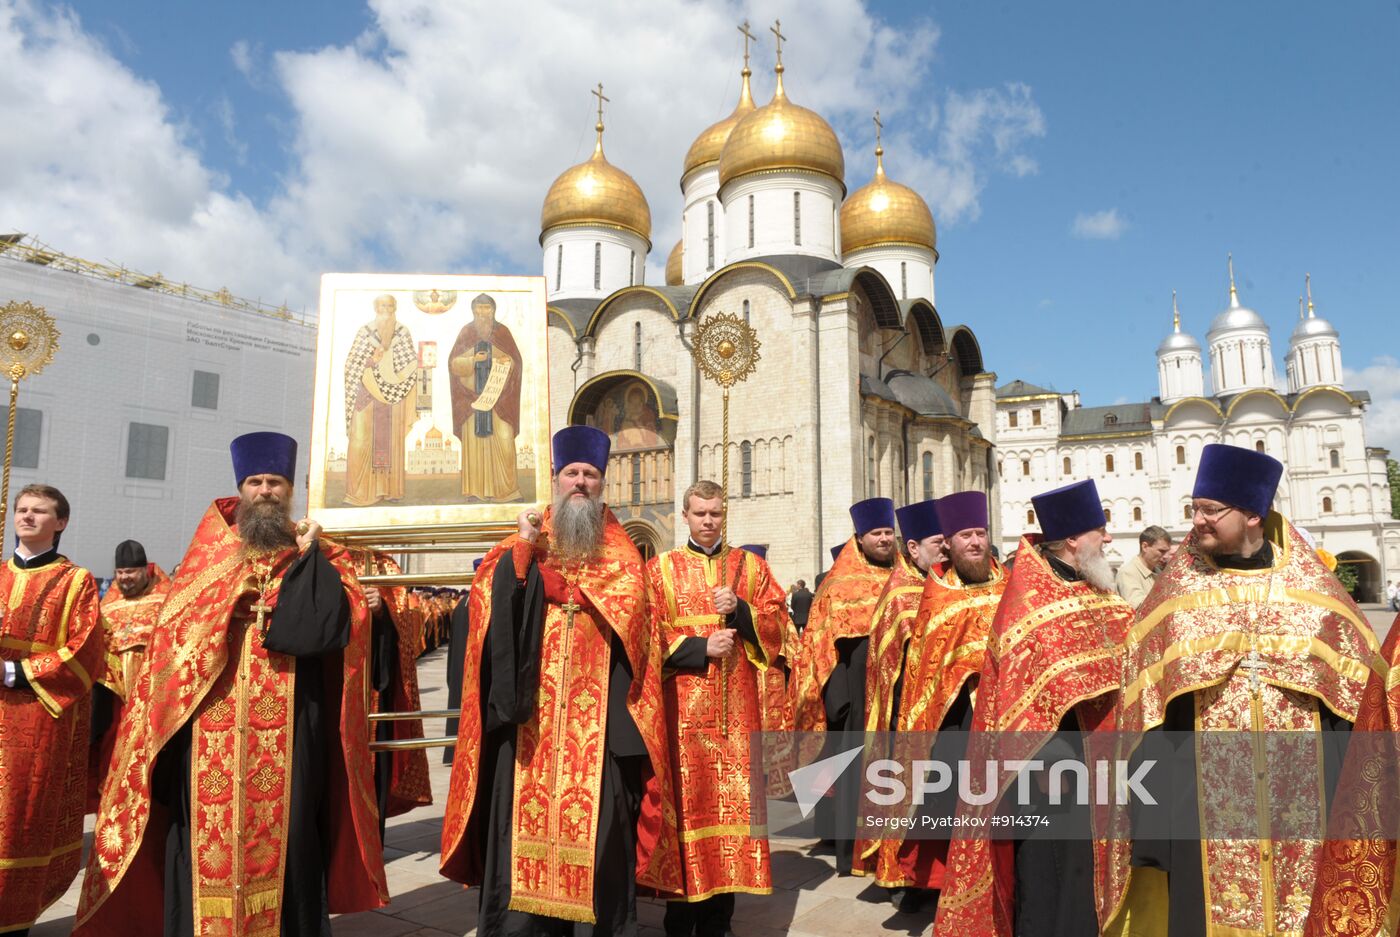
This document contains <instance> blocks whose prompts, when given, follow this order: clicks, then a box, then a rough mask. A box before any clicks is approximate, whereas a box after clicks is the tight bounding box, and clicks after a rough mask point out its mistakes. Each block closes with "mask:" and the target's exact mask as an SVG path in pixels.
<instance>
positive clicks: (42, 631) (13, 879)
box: [0, 554, 103, 933]
mask: <svg viewBox="0 0 1400 937" xmlns="http://www.w3.org/2000/svg"><path fill="white" fill-rule="evenodd" d="M53 557H54V559H53V560H52V561H51V562H49V563H46V564H44V565H41V566H36V567H34V568H28V569H25V568H21V567H20V566H18V565H16V563H15V561H14V560H10V561H9V562H7V563H5V565H4V566H3V567H0V596H3V597H4V605H3V606H0V607H2V608H3V612H4V617H3V618H0V659H3V660H7V661H13V662H14V663H15V664H17V665H18V666H17V670H18V672H19V674H20V675H21V676H22V678H23V679H22V680H21V681H18V682H17V685H16V686H15V687H13V688H6V687H0V933H5V932H7V931H11V930H18V929H21V928H24V927H27V926H29V925H30V924H32V923H33V922H34V920H35V919H36V918H38V916H39V914H40V913H41V912H42V911H43V910H44V909H45V908H47V907H48V906H49V905H51V904H53V902H54V901H56V900H58V898H59V897H60V896H61V895H62V894H63V893H64V892H65V891H67V889H68V885H69V884H70V883H71V882H72V881H73V876H74V875H76V874H77V872H78V865H79V860H80V859H81V857H82V848H83V802H84V798H85V797H86V794H87V774H88V718H89V715H90V712H89V711H90V707H91V699H92V685H93V679H94V678H95V677H100V676H101V674H102V667H103V662H102V634H101V628H100V626H99V625H98V600H97V584H96V583H95V582H93V579H92V576H91V575H90V574H89V573H88V571H87V570H85V569H82V568H80V567H77V566H74V565H73V564H72V563H70V562H69V561H68V559H67V558H66V557H62V556H58V555H57V554H53ZM20 683H23V684H27V685H24V686H21V685H19V684H20Z"/></svg>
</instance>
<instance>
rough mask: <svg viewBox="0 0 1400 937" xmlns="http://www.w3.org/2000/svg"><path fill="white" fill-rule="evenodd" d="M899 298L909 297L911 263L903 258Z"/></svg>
mask: <svg viewBox="0 0 1400 937" xmlns="http://www.w3.org/2000/svg"><path fill="white" fill-rule="evenodd" d="M899 298H900V299H908V298H909V265H908V264H906V263H905V262H904V261H902V260H901V261H900V262H899Z"/></svg>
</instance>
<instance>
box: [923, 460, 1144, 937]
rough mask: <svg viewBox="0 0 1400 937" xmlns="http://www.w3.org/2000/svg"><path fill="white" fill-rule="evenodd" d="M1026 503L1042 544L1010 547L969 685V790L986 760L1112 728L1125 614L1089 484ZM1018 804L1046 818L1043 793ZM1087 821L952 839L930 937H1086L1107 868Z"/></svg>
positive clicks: (1072, 812) (1075, 816) (1073, 814)
mask: <svg viewBox="0 0 1400 937" xmlns="http://www.w3.org/2000/svg"><path fill="white" fill-rule="evenodd" d="M1031 503H1032V504H1033V505H1035V512H1036V516H1037V517H1038V518H1039V519H1040V529H1041V532H1042V536H1041V537H1039V538H1035V537H1031V536H1026V537H1022V539H1021V546H1020V549H1019V550H1018V551H1017V554H1016V563H1015V565H1014V567H1013V569H1012V572H1011V575H1010V577H1009V578H1008V579H1007V582H1006V588H1005V591H1004V592H1003V594H1002V597H1001V602H1000V604H998V606H997V611H996V615H995V617H994V618H993V619H992V624H991V629H990V633H989V634H988V636H987V643H986V650H985V655H984V658H983V663H982V670H981V672H980V673H979V674H978V677H977V693H976V702H975V704H974V706H973V714H972V732H971V735H970V736H969V739H968V755H967V759H968V761H969V763H970V764H971V765H972V780H973V782H974V784H976V783H977V782H978V781H979V779H980V778H981V777H982V771H983V766H984V765H985V764H986V763H987V761H989V760H995V761H996V762H997V763H998V764H1002V765H1005V764H1007V763H1008V762H1011V761H1015V760H1022V761H1024V760H1030V759H1040V760H1043V762H1044V763H1045V764H1050V763H1052V762H1054V761H1057V760H1061V759H1073V758H1076V757H1077V758H1083V757H1084V755H1083V749H1082V746H1078V747H1076V746H1077V742H1076V741H1068V740H1077V739H1078V738H1079V737H1080V735H1081V733H1088V732H1091V731H1096V730H1107V729H1111V728H1112V726H1113V719H1114V706H1115V704H1116V702H1117V698H1118V693H1117V691H1118V688H1119V679H1120V676H1121V667H1122V644H1123V639H1124V636H1125V635H1126V633H1127V630H1128V627H1129V625H1130V624H1131V623H1132V619H1133V609H1132V606H1130V605H1128V603H1126V602H1124V601H1123V600H1122V599H1121V598H1120V597H1119V595H1118V593H1117V592H1116V591H1115V590H1114V581H1113V569H1112V567H1111V566H1110V565H1109V563H1108V560H1107V558H1106V557H1105V556H1104V554H1103V546H1104V544H1106V543H1109V542H1110V541H1111V540H1112V537H1111V536H1109V534H1108V531H1107V530H1106V529H1105V526H1106V522H1107V519H1106V517H1105V515H1104V512H1103V505H1102V502H1101V501H1100V500H1099V493H1098V489H1097V487H1096V486H1095V485H1094V483H1093V481H1092V480H1086V481H1081V482H1074V483H1072V484H1069V485H1065V486H1064V487H1062V488H1056V489H1054V490H1053V491H1048V492H1045V493H1044V494H1039V495H1036V496H1034V497H1033V498H1031ZM953 540H954V547H953V549H954V550H955V551H956V550H957V545H956V541H957V537H954V538H953ZM960 576H961V574H960ZM1057 733H1058V734H1057ZM1008 783H1009V782H1008ZM1029 787H1031V788H1034V787H1035V785H1034V784H1032V785H1029ZM974 793H977V794H981V793H985V789H984V790H982V791H975V792H974ZM995 793H996V794H997V796H995V797H993V798H992V800H991V801H990V803H988V804H987V805H985V806H984V807H980V808H972V807H970V806H969V805H966V804H965V805H964V806H963V807H962V810H963V813H964V814H968V813H970V812H972V811H974V810H976V811H982V812H986V813H990V812H992V811H995V810H997V809H998V808H999V807H1000V806H1001V801H1002V799H1003V797H1002V796H1001V795H1004V794H1005V788H1000V789H998V791H997V792H995ZM1058 793H1059V792H1058V791H1057V792H1055V794H1056V798H1055V801H1054V802H1055V803H1057V804H1058V803H1059V802H1060V801H1059V798H1058ZM1017 794H1018V797H1019V796H1020V795H1021V794H1022V789H1021V788H1020V787H1019V786H1018V790H1017ZM1026 806H1028V807H1030V808H1031V813H1030V814H1023V815H1022V816H1040V817H1049V816H1050V815H1051V813H1052V811H1051V810H1050V808H1048V807H1046V805H1045V803H1044V792H1043V791H1042V792H1041V799H1040V800H1038V801H1036V802H1035V803H1033V804H1028V805H1026ZM1009 809H1011V810H1012V811H1013V812H1014V811H1015V809H1016V808H1015V807H1010V808H1009ZM1037 810H1038V812H1037ZM1088 810H1089V807H1088V805H1084V806H1083V808H1082V809H1073V808H1071V809H1069V810H1067V811H1064V813H1065V814H1067V816H1065V819H1066V820H1067V821H1068V822H1067V823H1065V824H1063V825H1062V829H1063V827H1064V826H1068V827H1070V829H1069V830H1068V831H1065V832H1059V833H1055V834H1052V835H1053V838H1043V837H1042V838H1037V837H1035V836H1030V835H1028V836H1026V837H1025V838H1023V839H1018V840H1016V841H1014V842H1013V841H1010V840H1000V839H999V840H995V841H994V840H991V839H988V838H987V836H986V835H985V834H975V833H973V834H969V835H967V836H960V837H959V838H957V839H954V840H953V842H952V843H951V845H950V846H949V848H948V860H947V870H946V875H945V882H944V888H943V892H942V893H941V894H940V895H939V899H938V917H937V919H936V920H935V922H934V933H935V935H938V937H963V935H976V937H1011V935H1013V934H1014V935H1016V937H1059V935H1064V934H1097V933H1098V932H1099V920H1100V915H1101V914H1103V913H1106V911H1105V906H1104V900H1105V892H1104V890H1103V888H1102V887H1101V878H1100V877H1099V873H1101V872H1102V870H1104V869H1106V868H1107V867H1108V866H1109V860H1108V858H1107V856H1106V855H1104V854H1103V852H1102V848H1103V847H1096V845H1095V844H1094V843H1093V842H1092V841H1091V840H1090V837H1089V834H1090V830H1091V827H1090V822H1091V819H1092V818H1091V817H1090V816H1089V815H1088V812H1087V811H1088ZM983 819H986V817H985V816H984V817H983ZM1017 828H1018V829H1020V828H1025V827H1017ZM960 829H964V830H969V829H975V827H972V826H967V825H964V826H962V827H960Z"/></svg>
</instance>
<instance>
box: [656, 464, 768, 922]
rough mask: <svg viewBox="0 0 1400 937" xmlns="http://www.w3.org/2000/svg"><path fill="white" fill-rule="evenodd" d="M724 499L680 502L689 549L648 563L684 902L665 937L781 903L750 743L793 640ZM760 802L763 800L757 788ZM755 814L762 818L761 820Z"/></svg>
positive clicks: (713, 487)
mask: <svg viewBox="0 0 1400 937" xmlns="http://www.w3.org/2000/svg"><path fill="white" fill-rule="evenodd" d="M724 511H725V503H724V489H723V488H721V487H720V486H719V485H718V484H716V483H715V482H712V481H703V480H702V481H698V482H696V483H695V484H693V485H691V486H690V487H689V488H688V489H686V491H685V494H684V495H683V497H682V499H681V518H682V519H683V520H684V521H685V523H686V526H687V527H689V529H690V537H689V539H688V540H687V541H686V545H685V546H683V547H680V548H678V549H675V550H668V551H667V552H665V553H662V554H661V555H660V556H657V557H654V558H653V559H652V560H651V561H650V562H648V563H647V567H646V578H647V608H648V610H649V611H650V613H651V623H652V629H653V632H654V635H655V638H654V640H656V641H657V643H658V645H659V646H660V647H662V648H664V650H663V653H664V654H665V655H666V664H665V670H663V672H662V674H663V681H664V682H663V690H664V698H665V702H666V721H667V726H668V728H669V729H670V742H671V769H672V772H673V775H674V776H675V777H676V778H678V779H680V781H681V783H679V784H677V785H676V810H677V814H678V817H679V821H680V841H681V870H682V874H683V875H684V878H685V897H684V898H681V899H677V900H674V901H671V902H668V903H667V905H666V918H665V928H666V934H667V937H692V935H698V937H722V935H724V934H727V933H729V925H730V921H731V919H732V917H733V915H734V895H735V893H736V892H746V893H748V894H758V895H766V894H770V893H771V892H772V891H773V879H772V874H771V872H770V869H769V865H768V839H767V837H766V835H763V834H759V835H757V836H755V835H754V828H755V825H757V826H763V825H764V824H765V822H766V820H765V816H764V813H763V809H764V804H763V803H761V802H760V803H757V804H754V803H751V791H752V790H753V789H754V787H753V785H750V784H747V783H738V782H739V781H740V779H747V778H749V777H750V776H751V772H750V768H751V765H750V763H749V762H750V759H749V753H750V749H751V745H752V734H753V733H755V732H761V731H763V729H764V728H765V726H764V721H763V703H764V692H763V691H764V684H763V677H764V674H765V673H766V672H767V671H769V670H770V669H776V668H777V666H778V664H777V661H778V657H779V655H780V654H781V653H782V650H783V639H784V637H785V636H786V631H787V628H788V622H787V609H786V603H785V601H784V596H783V590H782V588H781V587H780V586H779V585H778V584H777V583H776V582H774V581H773V574H772V572H771V571H770V570H769V569H768V564H767V563H766V562H764V560H763V559H762V558H760V557H759V556H758V555H756V554H754V553H751V552H749V551H748V550H745V549H738V550H735V549H732V548H730V547H728V546H727V545H726V544H725V543H724V541H723V539H722V534H723V532H724ZM760 790H761V788H760ZM755 811H757V812H755Z"/></svg>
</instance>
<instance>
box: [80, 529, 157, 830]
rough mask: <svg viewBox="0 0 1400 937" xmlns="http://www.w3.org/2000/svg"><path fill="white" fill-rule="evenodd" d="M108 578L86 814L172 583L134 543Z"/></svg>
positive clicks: (125, 545) (123, 546) (125, 544)
mask: <svg viewBox="0 0 1400 937" xmlns="http://www.w3.org/2000/svg"><path fill="white" fill-rule="evenodd" d="M112 576H113V579H112V586H111V588H109V589H108V590H107V594H106V595H104V596H103V597H102V626H103V627H102V630H103V640H104V643H105V645H106V662H107V664H106V671H107V676H106V678H105V679H103V680H102V681H100V683H99V685H98V687H97V688H95V689H94V690H93V706H92V738H93V742H92V755H91V762H90V767H89V771H88V775H89V776H88V803H87V812H88V813H92V812H93V811H94V810H96V809H97V797H98V792H99V791H100V790H101V789H102V781H103V780H104V779H105V778H106V777H107V766H108V765H109V764H110V763H111V761H112V750H113V749H114V748H115V747H116V744H117V727H118V726H120V725H121V714H122V708H123V706H124V705H125V702H126V700H127V699H129V698H130V696H131V691H132V689H133V688H134V687H135V686H136V678H137V677H138V676H139V675H140V673H141V665H142V663H144V662H145V660H146V645H147V644H149V643H150V640H151V629H153V628H154V627H155V624H156V617H157V616H158V615H160V607H161V605H162V604H163V603H164V602H165V594H166V593H167V592H169V591H170V577H169V576H167V575H166V574H165V570H163V569H161V568H160V567H159V566H157V565H156V564H155V563H150V562H147V560H146V548H145V547H143V546H142V545H141V544H140V543H139V542H137V541H135V540H123V541H122V542H121V543H119V544H117V550H116V557H115V560H114V564H113V573H112Z"/></svg>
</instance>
